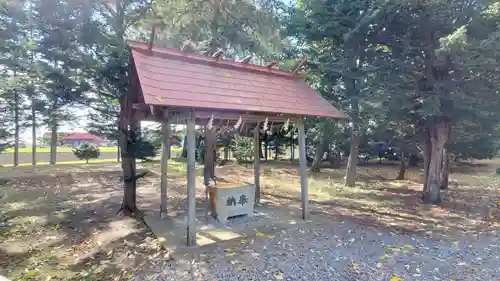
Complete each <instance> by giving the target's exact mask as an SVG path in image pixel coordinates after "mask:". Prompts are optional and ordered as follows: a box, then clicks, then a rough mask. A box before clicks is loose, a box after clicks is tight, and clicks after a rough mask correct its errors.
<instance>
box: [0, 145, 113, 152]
mask: <svg viewBox="0 0 500 281" xmlns="http://www.w3.org/2000/svg"><path fill="white" fill-rule="evenodd" d="M99 150H100V151H101V152H118V148H117V147H100V148H99ZM36 151H37V152H40V153H48V152H50V147H38V148H37V149H36ZM4 152H14V148H12V147H11V148H8V149H6V150H5V151H4ZM31 152H33V149H32V148H31V147H22V148H19V153H31ZM57 152H73V148H71V147H61V146H59V147H57Z"/></svg>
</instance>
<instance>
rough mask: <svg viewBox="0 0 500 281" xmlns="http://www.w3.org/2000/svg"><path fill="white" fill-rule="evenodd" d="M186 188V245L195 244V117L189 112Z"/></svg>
mask: <svg viewBox="0 0 500 281" xmlns="http://www.w3.org/2000/svg"><path fill="white" fill-rule="evenodd" d="M186 139H187V160H188V165H187V186H188V187H187V188H188V219H187V245H188V246H193V245H196V224H195V216H196V167H195V160H196V159H195V150H196V139H195V118H194V114H193V113H191V114H190V117H189V119H188V120H187V134H186Z"/></svg>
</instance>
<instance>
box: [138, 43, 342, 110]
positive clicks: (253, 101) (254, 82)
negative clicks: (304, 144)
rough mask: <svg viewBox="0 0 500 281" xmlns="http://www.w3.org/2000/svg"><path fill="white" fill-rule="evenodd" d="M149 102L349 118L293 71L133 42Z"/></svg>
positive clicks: (140, 77) (141, 84) (168, 105)
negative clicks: (150, 48)
mask: <svg viewBox="0 0 500 281" xmlns="http://www.w3.org/2000/svg"><path fill="white" fill-rule="evenodd" d="M129 46H130V48H131V52H132V59H133V62H134V65H135V69H136V73H137V76H138V80H139V83H140V88H141V90H142V95H143V98H144V103H145V104H151V105H163V106H167V107H190V108H205V109H217V110H238V111H245V112H247V111H248V112H262V113H274V114H280V113H281V114H292V115H305V116H321V117H330V118H345V116H344V115H343V114H342V113H340V112H339V111H338V110H337V109H336V108H335V107H333V106H332V105H331V104H330V103H329V102H328V101H326V100H325V99H324V98H323V97H321V95H319V94H318V93H317V92H316V91H314V90H313V89H312V88H311V87H309V86H308V85H307V84H306V83H305V82H304V81H302V79H300V78H299V77H297V76H296V75H294V74H293V73H291V72H288V71H282V70H278V69H269V68H267V67H262V66H257V65H252V64H247V63H239V62H233V61H228V60H222V59H219V60H217V59H215V58H212V57H207V56H203V55H198V54H193V53H187V52H182V51H178V50H175V49H167V48H159V47H154V48H153V49H152V50H148V45H147V44H143V43H129Z"/></svg>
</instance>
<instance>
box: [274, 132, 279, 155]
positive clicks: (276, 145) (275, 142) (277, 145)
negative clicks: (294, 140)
mask: <svg viewBox="0 0 500 281" xmlns="http://www.w3.org/2000/svg"><path fill="white" fill-rule="evenodd" d="M279 142H280V140H279V138H278V135H276V139H275V140H274V160H278V153H279V147H280V144H279Z"/></svg>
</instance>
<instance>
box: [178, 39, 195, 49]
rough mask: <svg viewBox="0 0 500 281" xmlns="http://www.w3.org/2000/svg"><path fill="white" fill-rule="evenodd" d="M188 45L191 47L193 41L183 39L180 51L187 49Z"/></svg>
mask: <svg viewBox="0 0 500 281" xmlns="http://www.w3.org/2000/svg"><path fill="white" fill-rule="evenodd" d="M188 47H193V43H191V41H190V40H186V41H184V43H183V44H182V47H181V51H182V52H184V51H186V49H187V48H188Z"/></svg>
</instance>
